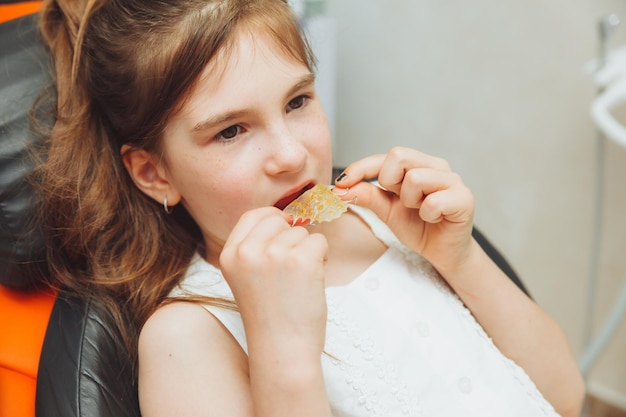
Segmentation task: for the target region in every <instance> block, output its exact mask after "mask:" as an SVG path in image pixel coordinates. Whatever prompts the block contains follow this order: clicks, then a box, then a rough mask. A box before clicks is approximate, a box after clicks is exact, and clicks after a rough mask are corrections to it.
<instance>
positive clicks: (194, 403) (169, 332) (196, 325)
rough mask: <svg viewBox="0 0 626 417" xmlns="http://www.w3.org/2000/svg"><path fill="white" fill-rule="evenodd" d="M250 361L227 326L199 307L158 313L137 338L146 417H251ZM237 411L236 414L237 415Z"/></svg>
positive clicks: (170, 308)
mask: <svg viewBox="0 0 626 417" xmlns="http://www.w3.org/2000/svg"><path fill="white" fill-rule="evenodd" d="M249 395H250V394H249V378H248V361H247V356H246V354H245V353H244V352H243V350H242V349H241V347H240V346H239V344H238V343H237V342H236V341H235V339H234V338H233V337H232V335H231V334H230V333H229V332H228V331H227V330H226V329H225V328H224V326H223V325H222V324H221V323H220V322H219V320H217V318H215V316H213V315H212V314H211V313H209V312H208V311H207V310H206V309H205V308H203V307H202V306H201V305H199V304H196V303H189V302H175V303H172V304H168V305H166V306H163V307H161V308H159V309H158V310H157V311H156V312H155V313H154V314H153V315H152V316H151V317H150V318H149V319H148V321H147V322H146V324H145V325H144V327H143V329H142V331H141V334H140V337H139V399H140V405H141V411H142V416H146V417H153V416H166V415H175V414H177V413H182V414H184V415H212V414H210V413H209V414H207V410H208V409H209V407H210V409H211V410H214V411H220V410H221V411H223V412H224V413H226V412H228V413H231V412H238V414H236V415H248V414H247V411H246V410H247V409H248V407H249V406H250V401H249ZM233 407H235V408H236V409H233Z"/></svg>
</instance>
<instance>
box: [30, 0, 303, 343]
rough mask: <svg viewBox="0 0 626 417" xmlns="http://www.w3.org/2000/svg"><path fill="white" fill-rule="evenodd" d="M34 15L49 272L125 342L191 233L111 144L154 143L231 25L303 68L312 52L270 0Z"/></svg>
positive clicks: (88, 6)
mask: <svg viewBox="0 0 626 417" xmlns="http://www.w3.org/2000/svg"><path fill="white" fill-rule="evenodd" d="M39 26H40V32H41V35H42V38H43V41H44V43H45V44H46V45H47V47H48V48H49V51H50V56H51V60H52V67H53V70H54V74H53V79H54V80H55V93H56V96H55V102H56V106H55V115H54V116H55V118H56V123H55V124H54V127H53V129H52V132H51V133H50V135H49V138H48V140H47V143H46V144H45V146H44V151H45V157H44V160H43V161H42V163H41V164H40V166H39V168H38V169H37V170H36V172H35V175H34V181H35V183H36V185H37V186H38V188H39V190H40V194H41V218H42V222H43V228H44V232H45V234H46V238H47V246H48V262H49V266H50V270H51V275H52V277H53V284H54V285H55V286H57V287H61V286H63V287H66V288H69V289H70V290H72V291H73V292H76V293H78V294H79V295H82V296H84V297H89V296H94V295H95V296H96V297H98V298H99V299H100V300H102V302H104V303H105V304H106V305H107V307H108V308H109V309H110V311H112V312H113V313H114V314H113V316H114V317H116V321H117V324H118V325H119V326H120V327H121V329H122V330H123V333H124V336H125V338H126V340H125V343H126V344H127V347H129V348H130V349H131V352H134V351H135V350H136V339H137V334H138V330H139V328H140V327H141V326H142V325H143V323H144V321H145V320H146V319H147V318H148V316H149V315H150V314H151V313H152V312H153V311H154V310H155V309H156V308H157V307H158V305H159V304H160V303H161V302H163V300H164V299H165V298H166V297H167V295H168V293H169V292H170V291H171V290H172V288H173V287H174V286H175V285H176V284H177V283H179V282H180V280H181V279H182V277H183V276H184V272H185V271H186V269H187V266H188V264H189V261H190V259H191V257H192V256H193V254H194V252H195V251H196V250H197V249H198V247H199V246H200V245H202V241H201V235H200V233H199V231H198V229H197V226H196V225H195V223H194V222H193V220H191V219H190V217H189V215H188V214H187V213H186V211H185V210H184V208H183V207H180V206H179V207H176V210H175V213H174V215H168V214H166V213H165V211H164V210H163V206H162V205H159V204H157V203H156V202H155V201H153V200H152V199H150V198H148V197H147V196H145V195H144V194H143V193H142V192H141V191H140V190H138V189H137V188H136V187H135V186H134V184H133V182H132V181H131V179H130V177H129V175H128V174H127V172H126V170H125V169H124V166H123V163H122V158H121V155H120V149H121V147H122V145H123V144H128V145H130V146H131V147H132V148H135V149H145V150H147V151H149V152H152V153H154V154H155V155H160V153H161V137H162V132H163V131H164V128H165V126H166V124H167V123H168V120H169V119H170V118H171V117H172V116H173V115H174V114H175V113H176V112H177V111H178V110H179V109H180V108H181V106H182V104H183V103H184V100H185V98H186V96H187V95H188V94H189V92H190V90H191V89H192V88H193V86H194V83H195V82H196V80H197V79H198V77H199V76H200V74H201V73H202V71H203V69H204V68H205V66H206V65H207V64H208V63H209V62H210V61H211V60H212V59H213V58H214V57H215V56H216V54H217V52H218V51H220V50H227V51H228V50H229V49H230V48H232V47H233V45H232V43H233V41H234V38H235V36H234V34H235V32H236V31H238V30H245V28H247V27H250V26H252V27H254V28H260V29H262V30H264V31H266V32H267V33H269V34H270V35H271V36H272V37H273V38H274V40H275V41H276V42H277V45H279V46H280V47H281V48H282V49H283V50H284V51H285V52H286V53H288V54H289V55H290V56H292V57H293V58H295V59H297V60H298V61H299V62H302V63H303V64H305V65H306V66H307V67H308V68H309V69H311V70H312V69H313V66H314V60H313V57H312V54H311V52H310V49H309V47H308V45H307V43H306V40H305V39H304V37H303V36H302V31H301V28H300V27H299V25H298V23H297V18H296V17H295V16H294V15H293V13H292V12H291V10H290V9H289V7H288V6H287V5H286V3H285V2H284V1H281V0H178V1H158V0H155V1H146V0H82V1H79V0H56V1H44V5H43V9H42V11H41V15H40V25H39ZM162 157H164V158H166V157H167V156H166V155H162ZM129 316H130V320H128V317H129Z"/></svg>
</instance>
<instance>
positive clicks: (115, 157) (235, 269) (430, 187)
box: [37, 0, 583, 417]
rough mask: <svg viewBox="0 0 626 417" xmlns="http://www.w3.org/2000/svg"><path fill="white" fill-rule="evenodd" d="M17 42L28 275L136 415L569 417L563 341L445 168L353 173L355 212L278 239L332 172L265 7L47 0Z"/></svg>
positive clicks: (399, 163)
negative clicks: (71, 322) (35, 239)
mask: <svg viewBox="0 0 626 417" xmlns="http://www.w3.org/2000/svg"><path fill="white" fill-rule="evenodd" d="M41 29H42V34H43V37H44V40H45V41H46V43H47V45H48V46H49V48H50V52H51V56H52V57H53V59H54V64H55V70H56V74H55V75H56V93H57V108H56V112H57V114H56V120H57V121H56V124H55V126H54V130H53V132H52V135H51V137H50V140H49V143H48V147H47V148H46V154H47V159H46V162H45V163H44V164H42V165H41V168H40V170H39V172H38V176H37V180H38V182H39V184H40V187H41V191H42V200H43V207H42V208H43V211H42V212H43V213H46V215H45V219H44V221H45V227H46V230H47V232H48V238H49V246H50V262H51V263H52V265H53V267H54V272H55V277H56V278H57V279H58V281H59V283H60V284H63V285H66V286H69V287H70V288H72V289H74V290H75V291H78V292H79V293H80V292H84V293H90V292H91V293H93V292H94V291H96V292H97V294H98V296H101V297H102V298H103V299H105V300H109V302H110V306H111V308H112V309H115V311H117V313H118V317H119V322H120V323H119V324H120V326H123V328H124V329H125V331H126V333H125V334H126V338H127V340H126V341H127V343H128V346H129V348H130V349H133V350H135V349H137V346H138V375H139V398H140V405H141V410H142V415H143V416H144V417H158V416H173V415H185V416H196V415H197V416H201V415H202V416H205V415H216V416H283V415H284V416H293V415H297V416H331V415H334V416H378V415H388V416H402V415H407V416H478V415H480V416H538V415H546V416H554V415H556V414H557V413H559V414H561V415H563V416H575V415H578V412H579V410H580V404H581V399H582V393H583V386H582V383H581V378H580V375H579V374H578V371H577V369H576V365H575V362H574V360H573V357H572V354H571V352H570V349H569V347H568V345H567V342H566V339H565V337H564V335H563V333H562V332H561V330H560V329H559V328H558V326H557V325H556V323H555V322H554V321H553V320H552V319H551V318H549V317H548V316H547V315H546V314H545V313H544V312H543V311H542V310H541V309H540V308H539V307H538V306H537V305H535V304H534V303H533V302H532V301H531V300H530V299H528V298H527V297H526V296H525V295H524V294H523V293H522V292H521V291H520V290H518V289H517V287H516V286H515V285H513V284H512V283H511V282H510V280H509V279H508V278H507V277H506V276H505V275H504V274H503V273H502V272H501V271H500V270H499V269H498V268H497V266H495V264H493V263H492V261H491V260H490V259H489V258H488V256H487V255H486V254H485V253H484V252H483V251H482V250H481V249H480V247H479V245H478V244H477V243H476V242H475V241H474V240H473V239H472V238H471V229H472V218H473V210H474V205H473V198H472V194H471V192H470V191H469V190H468V189H467V188H466V187H465V185H464V184H463V182H462V181H461V179H460V178H459V176H458V175H456V174H455V173H454V172H452V171H451V169H450V167H449V166H448V164H447V163H446V162H445V161H443V160H441V159H438V158H434V157H431V156H429V155H425V154H423V153H420V152H418V151H415V150H410V149H401V148H397V149H392V150H391V151H390V152H389V153H388V154H386V155H374V156H371V157H368V158H365V159H362V160H360V161H357V162H355V163H353V164H352V165H350V166H349V167H348V168H347V169H346V171H345V172H344V173H343V174H342V175H341V176H340V177H339V178H338V179H337V181H336V186H337V189H338V190H339V191H338V193H339V194H342V198H343V199H345V200H350V201H354V202H358V206H357V205H354V204H353V205H352V207H351V209H350V211H349V212H348V213H346V214H344V215H343V216H341V217H340V218H339V219H337V220H334V221H332V222H329V223H322V224H319V225H316V226H295V227H292V226H291V220H292V219H291V218H290V216H288V215H286V214H285V213H284V212H283V211H282V209H283V208H284V207H285V206H286V205H287V204H288V203H289V202H291V201H293V200H294V199H295V198H297V197H298V196H299V195H301V194H302V193H303V192H304V191H305V190H307V189H309V188H311V187H312V186H314V185H315V184H328V183H329V182H330V181H331V178H330V174H331V167H332V158H331V149H330V148H331V146H330V143H331V141H330V134H329V130H328V126H327V123H326V120H325V117H324V112H323V110H322V108H321V105H320V102H319V100H318V97H317V96H316V93H315V83H314V82H315V77H314V71H313V58H312V55H311V53H310V51H309V48H308V46H307V43H306V41H305V40H304V38H303V37H302V35H301V31H300V29H299V27H298V24H297V19H296V17H295V16H294V15H293V14H292V12H291V11H290V9H289V7H288V6H287V4H286V3H285V2H284V1H281V0H178V1H171V2H162V1H159V2H157V1H149V2H148V1H140V0H108V1H106V0H91V1H73V0H57V1H48V2H46V3H45V5H44V9H43V12H42V15H41ZM373 178H377V179H378V183H379V184H380V186H381V187H382V188H381V187H378V186H375V185H372V184H370V183H369V182H368V181H367V180H369V179H373ZM120 300H122V303H120ZM126 314H129V315H130V317H131V318H132V320H131V321H130V323H127V322H126V321H125V317H124V315H126ZM138 329H141V330H140V335H138V333H139V330H138ZM137 339H138V340H137Z"/></svg>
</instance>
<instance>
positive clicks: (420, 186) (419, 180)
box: [398, 168, 465, 208]
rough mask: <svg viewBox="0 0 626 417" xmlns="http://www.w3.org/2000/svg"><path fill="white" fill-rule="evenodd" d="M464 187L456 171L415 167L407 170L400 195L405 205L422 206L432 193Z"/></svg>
mask: <svg viewBox="0 0 626 417" xmlns="http://www.w3.org/2000/svg"><path fill="white" fill-rule="evenodd" d="M464 187H465V185H464V184H463V181H462V180H461V177H460V176H459V175H458V174H456V173H454V172H449V171H445V172H442V171H438V170H435V169H432V168H414V169H411V170H409V171H407V172H406V174H405V176H404V181H403V182H402V185H401V186H400V192H399V193H398V196H399V197H400V201H401V202H402V204H403V205H404V206H405V207H408V208H420V207H421V206H422V202H423V200H424V199H425V198H426V197H427V196H428V195H430V194H433V193H436V192H439V191H442V190H448V189H452V188H459V189H460V188H464Z"/></svg>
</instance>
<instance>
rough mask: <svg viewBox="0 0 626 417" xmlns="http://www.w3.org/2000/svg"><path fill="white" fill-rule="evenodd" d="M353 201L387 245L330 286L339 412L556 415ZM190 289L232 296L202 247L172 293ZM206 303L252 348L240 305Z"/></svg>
mask: <svg viewBox="0 0 626 417" xmlns="http://www.w3.org/2000/svg"><path fill="white" fill-rule="evenodd" d="M351 209H352V210H353V211H354V212H356V213H357V214H359V215H360V216H361V217H362V218H363V219H364V220H365V221H366V222H367V223H368V224H369V225H370V227H371V228H372V230H373V232H374V233H375V235H376V236H378V238H379V239H380V240H381V241H383V242H384V243H385V244H386V245H387V246H388V249H387V251H386V252H385V253H384V254H383V255H382V256H381V257H380V258H379V259H378V260H376V261H375V262H374V263H373V264H372V265H371V266H370V267H369V268H368V269H367V270H366V271H365V272H364V273H362V274H361V275H360V276H358V277H357V278H355V279H354V280H353V281H352V282H350V283H349V284H347V285H345V286H340V287H329V288H327V289H326V297H327V304H328V319H327V329H326V344H325V353H327V354H323V355H322V367H323V372H324V379H325V383H326V389H327V392H328V398H329V401H330V404H331V409H332V412H333V416H335V417H366V416H390V417H391V416H393V417H396V416H397V417H402V416H407V417H462V416H476V417H488V416H493V417H507V416H518V417H521V416H524V417H539V416H557V415H558V414H557V413H556V412H555V411H554V409H553V407H552V406H551V405H550V404H549V403H548V402H547V401H546V400H545V399H544V398H543V396H542V395H541V393H540V392H539V391H538V390H537V388H536V386H535V384H534V383H533V382H532V381H531V379H530V378H529V377H528V375H527V374H526V373H525V372H524V370H523V369H522V368H520V367H519V366H517V365H516V364H515V363H514V362H513V361H511V360H510V359H508V358H506V357H505V356H504V355H503V354H502V353H501V352H500V351H499V350H498V348H496V346H495V345H494V344H493V342H492V341H491V339H490V338H489V336H488V335H487V334H486V333H485V332H484V330H483V329H482V327H481V326H480V325H479V324H478V323H477V321H476V320H475V319H474V317H473V316H472V314H471V313H470V312H469V310H468V309H467V308H466V307H465V306H464V305H463V303H462V302H461V301H460V299H459V298H458V297H457V296H456V295H455V294H454V293H453V292H452V291H451V290H450V289H449V287H448V286H447V285H446V284H445V282H444V281H443V279H442V278H441V277H440V276H439V275H438V274H437V273H436V271H434V269H433V268H432V267H431V266H430V264H428V262H427V261H425V260H424V259H423V258H422V257H420V256H419V255H417V254H415V253H414V252H412V251H411V250H409V249H408V248H406V247H405V246H403V245H402V244H401V243H400V242H399V241H398V239H397V238H396V237H395V236H394V235H393V233H392V232H391V231H390V230H389V229H388V228H387V226H386V225H385V224H384V223H383V222H382V221H380V220H379V219H378V218H377V217H376V216H375V215H374V214H373V213H372V212H370V211H368V210H366V209H364V208H361V207H351ZM185 294H198V295H206V296H211V297H222V298H226V299H231V300H232V299H233V297H232V292H231V291H230V288H229V287H228V284H227V283H226V281H225V280H224V278H223V276H222V274H221V273H220V271H219V270H218V269H217V268H215V267H213V266H212V265H210V264H208V263H207V262H206V261H205V260H204V259H202V258H201V257H200V256H196V257H195V259H194V260H193V261H192V264H191V265H190V267H189V270H188V273H187V276H186V278H185V279H184V281H183V282H182V283H181V284H180V285H179V286H178V287H177V288H175V289H174V291H173V292H172V296H184V295H185ZM204 307H205V308H206V309H207V310H208V311H209V312H210V313H212V314H213V315H214V316H215V317H216V318H217V319H218V320H220V321H221V322H222V323H223V324H224V326H225V327H226V328H227V329H228V330H229V331H230V332H231V334H232V335H233V337H234V338H235V339H236V340H237V341H238V342H239V344H240V345H241V347H242V348H243V350H244V351H245V352H246V353H247V344H246V339H245V332H244V327H243V323H242V321H241V316H240V315H239V313H237V312H235V311H230V310H227V309H223V308H220V307H215V306H210V305H205V306H204ZM295 415H297V411H295V410H294V416H295Z"/></svg>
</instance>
